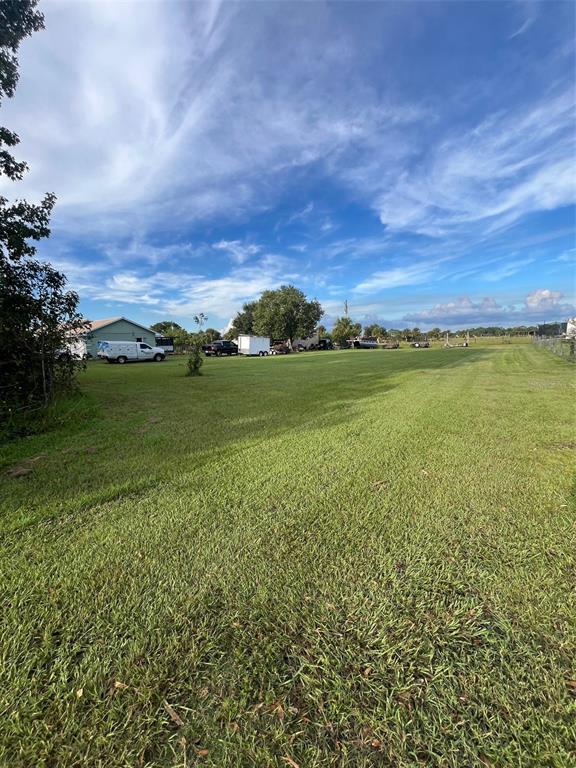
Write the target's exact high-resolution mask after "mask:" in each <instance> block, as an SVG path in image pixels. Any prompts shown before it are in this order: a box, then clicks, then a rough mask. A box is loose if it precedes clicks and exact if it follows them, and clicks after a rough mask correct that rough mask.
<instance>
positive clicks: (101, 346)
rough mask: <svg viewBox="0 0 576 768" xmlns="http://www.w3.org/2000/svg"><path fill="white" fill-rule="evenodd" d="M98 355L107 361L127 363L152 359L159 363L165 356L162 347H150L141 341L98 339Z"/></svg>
mask: <svg viewBox="0 0 576 768" xmlns="http://www.w3.org/2000/svg"><path fill="white" fill-rule="evenodd" d="M98 357H100V358H102V359H103V360H107V361H108V362H109V363H120V364H121V365H122V364H123V363H127V362H129V361H130V360H133V361H138V360H153V361H154V362H155V363H161V362H162V360H164V359H165V358H166V355H165V353H164V350H163V349H162V347H151V346H150V344H145V343H144V342H142V341H99V342H98Z"/></svg>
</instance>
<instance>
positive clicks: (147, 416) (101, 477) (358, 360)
mask: <svg viewBox="0 0 576 768" xmlns="http://www.w3.org/2000/svg"><path fill="white" fill-rule="evenodd" d="M487 355H490V351H489V350H485V349H467V350H434V349H431V350H414V351H406V352H400V353H398V352H396V351H383V350H358V351H356V350H351V351H347V352H341V353H310V354H305V355H304V354H302V355H294V356H291V357H286V358H275V359H274V358H272V359H248V360H247V359H231V360H228V359H217V360H214V361H210V363H209V364H208V365H206V366H205V367H204V375H203V376H201V377H198V378H195V379H190V378H187V377H185V376H184V366H183V363H182V362H180V361H177V360H171V361H170V362H169V363H165V364H163V365H159V366H153V365H152V364H150V365H149V366H143V365H141V366H137V365H134V366H121V367H120V366H118V367H116V366H103V365H99V364H98V363H94V364H93V365H92V366H91V369H90V370H89V371H88V374H87V376H86V381H85V385H84V387H85V389H86V391H87V393H88V395H89V398H90V401H92V402H93V401H94V400H96V402H99V403H100V413H99V415H98V416H97V418H95V419H94V418H91V419H89V420H87V422H86V423H85V424H84V425H83V428H82V429H78V424H77V423H75V424H74V425H68V426H66V425H64V426H63V427H62V428H61V429H59V430H56V431H53V432H51V433H49V434H47V435H43V436H38V437H34V438H29V439H27V440H25V441H21V442H20V444H19V445H17V446H13V449H12V451H11V453H12V455H11V456H10V457H9V461H11V462H12V466H16V467H18V466H20V467H23V468H25V469H29V470H30V471H29V472H26V473H25V474H24V475H20V476H16V477H14V476H13V477H10V476H9V475H8V474H6V471H5V472H4V476H3V477H2V484H3V486H4V487H3V491H2V497H1V506H0V509H3V510H4V511H3V512H2V513H1V515H0V530H4V531H5V532H10V531H14V530H17V529H20V528H23V527H27V526H29V525H32V524H34V523H36V522H37V521H38V520H42V519H52V518H55V517H62V516H68V515H70V514H75V513H77V512H83V511H86V510H88V509H90V508H92V507H94V506H97V505H98V504H101V503H104V502H108V501H113V500H115V499H118V498H121V497H124V496H131V495H136V496H137V495H140V494H142V493H145V492H146V491H148V490H149V489H151V488H154V487H158V486H159V485H161V484H163V483H165V482H171V481H173V480H174V479H177V478H178V477H179V476H182V475H188V474H189V473H191V472H192V473H199V472H201V471H202V469H203V468H204V467H205V466H206V465H207V464H211V463H214V462H222V471H223V472H229V471H231V465H232V464H233V462H234V461H237V460H238V456H239V455H241V454H242V453H243V452H244V451H245V450H246V449H249V448H253V447H254V446H257V445H258V444H259V443H260V442H268V441H270V439H272V438H276V437H279V436H282V435H283V434H287V433H294V436H295V437H296V435H297V434H299V433H302V432H303V431H309V430H318V429H323V428H331V427H334V426H338V425H340V424H344V423H353V422H354V420H356V419H358V417H359V415H360V414H361V413H362V409H363V407H364V405H365V404H366V405H368V404H367V403H366V401H368V400H370V399H371V398H377V397H378V396H382V397H383V398H384V397H385V396H386V394H387V393H389V392H390V391H391V390H393V389H394V388H396V387H398V386H399V385H401V383H402V381H403V377H404V375H407V374H408V375H409V374H413V375H418V374H427V373H433V372H435V371H443V370H452V369H456V368H458V367H460V366H463V365H470V364H472V363H476V362H478V361H479V360H481V359H482V358H484V357H485V356H487ZM424 381H425V379H423V386H424ZM440 386H441V385H440ZM384 402H385V400H383V403H384ZM369 407H372V404H370V406H369ZM265 460H266V455H265V454H263V456H262V461H265Z"/></svg>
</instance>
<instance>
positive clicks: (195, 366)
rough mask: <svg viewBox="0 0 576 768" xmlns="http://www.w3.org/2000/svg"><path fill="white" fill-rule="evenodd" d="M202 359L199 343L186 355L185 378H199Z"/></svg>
mask: <svg viewBox="0 0 576 768" xmlns="http://www.w3.org/2000/svg"><path fill="white" fill-rule="evenodd" d="M203 362H204V358H203V357H202V347H201V345H200V344H199V343H196V344H194V346H193V347H192V351H191V352H190V354H189V355H188V360H187V361H186V376H200V375H201V372H200V368H201V367H202V363H203Z"/></svg>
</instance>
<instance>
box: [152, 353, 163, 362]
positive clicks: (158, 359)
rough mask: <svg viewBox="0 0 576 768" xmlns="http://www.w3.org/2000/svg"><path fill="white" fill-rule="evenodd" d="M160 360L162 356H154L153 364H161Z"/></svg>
mask: <svg viewBox="0 0 576 768" xmlns="http://www.w3.org/2000/svg"><path fill="white" fill-rule="evenodd" d="M162 360H164V355H161V354H160V353H158V354H157V355H154V362H155V363H161V362H162Z"/></svg>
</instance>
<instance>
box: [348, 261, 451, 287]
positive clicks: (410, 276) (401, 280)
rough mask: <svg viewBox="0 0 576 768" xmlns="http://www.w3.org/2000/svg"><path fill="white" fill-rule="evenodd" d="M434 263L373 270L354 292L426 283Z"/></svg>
mask: <svg viewBox="0 0 576 768" xmlns="http://www.w3.org/2000/svg"><path fill="white" fill-rule="evenodd" d="M436 266H437V265H436V264H435V263H430V262H422V263H419V264H411V265H409V266H405V267H393V268H392V269H384V270H382V271H379V272H374V273H373V274H372V275H371V276H370V277H369V278H367V279H366V280H363V281H362V282H361V283H358V285H357V286H356V287H355V288H354V292H355V293H379V292H381V291H384V290H387V289H390V288H398V287H400V286H405V285H421V284H422V283H426V282H427V281H428V280H429V279H430V278H431V276H432V275H433V274H434V272H435V270H436Z"/></svg>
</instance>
